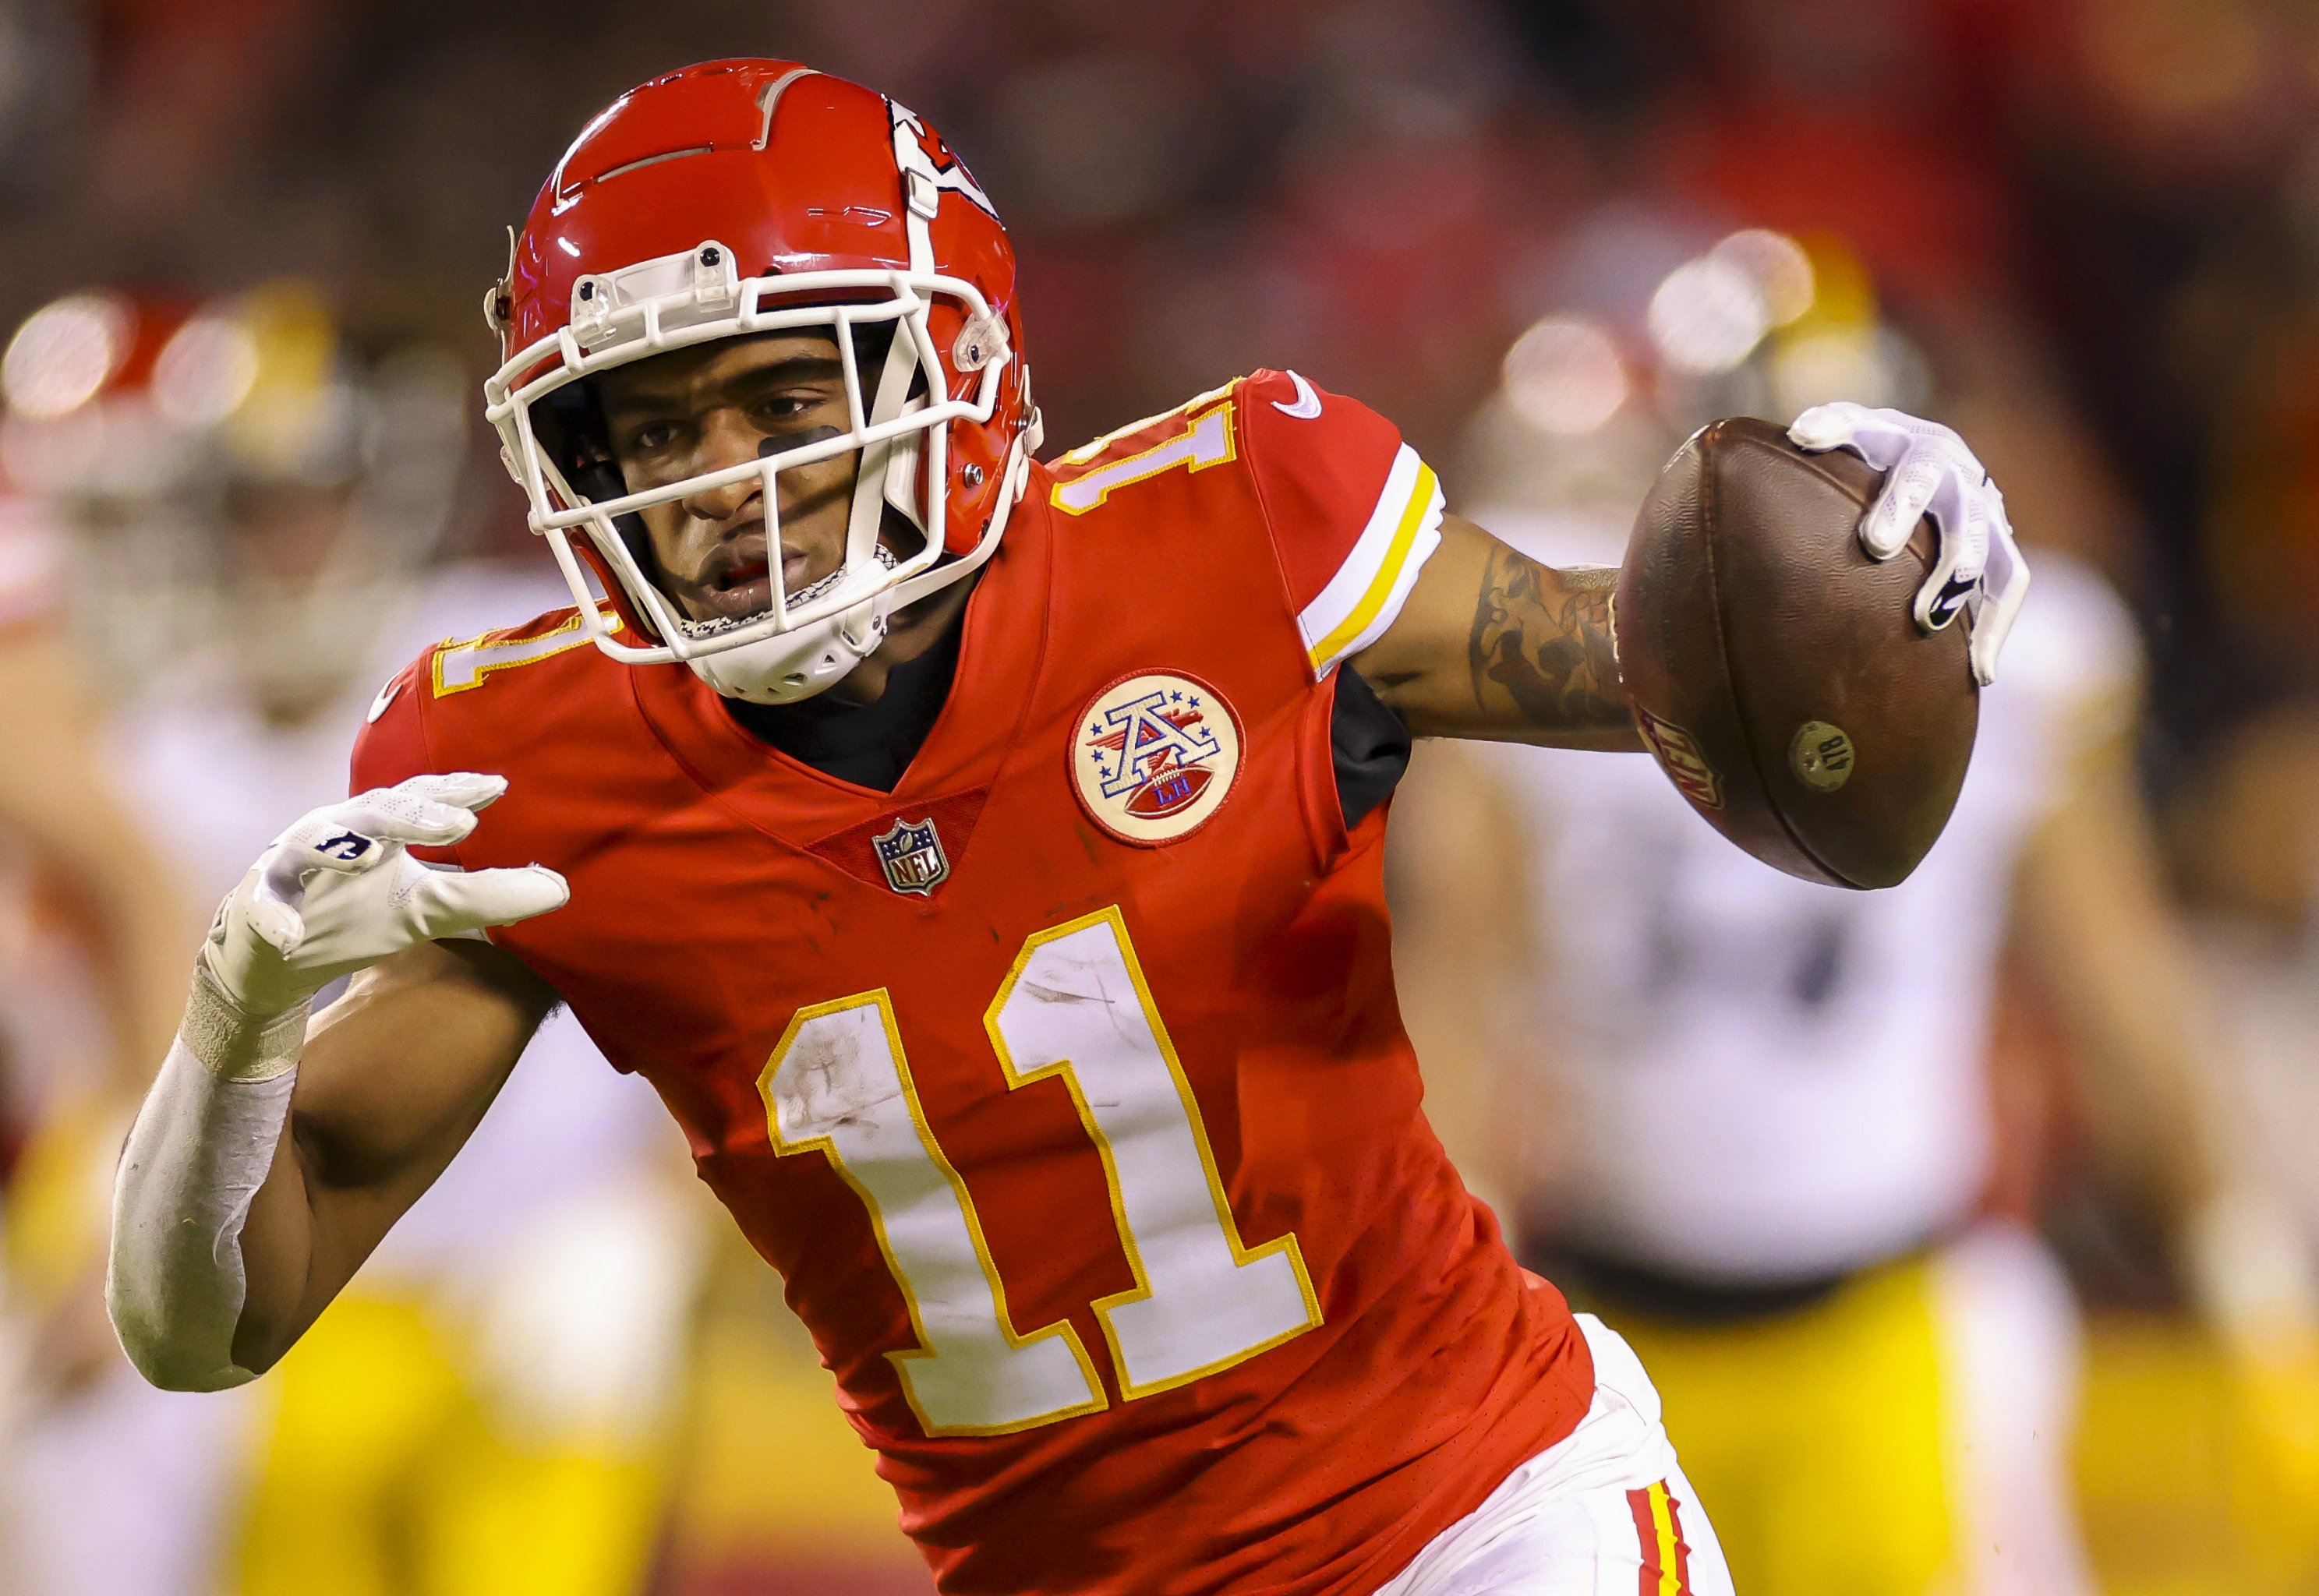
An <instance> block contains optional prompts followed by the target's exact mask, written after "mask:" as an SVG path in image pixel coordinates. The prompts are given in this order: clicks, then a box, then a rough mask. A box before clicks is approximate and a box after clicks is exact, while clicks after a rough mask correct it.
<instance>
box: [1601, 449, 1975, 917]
mask: <svg viewBox="0 0 2319 1596" xmlns="http://www.w3.org/2000/svg"><path fill="white" fill-rule="evenodd" d="M1882 481H1883V478H1882V477H1881V475H1880V474H1879V473H1877V472H1876V471H1875V470H1873V469H1872V468H1871V467H1870V466H1869V465H1868V464H1866V463H1865V462H1863V461H1862V460H1861V459H1859V458H1858V457H1857V456H1855V455H1850V454H1846V453H1843V452H1840V451H1838V452H1831V453H1828V454H1821V455H1807V454H1805V453H1804V452H1803V451H1802V450H1800V449H1799V448H1797V447H1796V446H1794V445H1793V444H1791V443H1790V442H1789V441H1788V437H1787V434H1786V432H1785V431H1784V430H1782V428H1778V427H1775V426H1773V424H1772V423H1770V422H1768V421H1759V420H1755V419H1752V418H1747V417H1741V418H1737V419H1731V420H1724V421H1717V422H1715V423H1713V424H1712V425H1710V426H1709V427H1706V428H1701V430H1700V431H1699V432H1698V433H1697V434H1696V435H1694V436H1693V437H1692V439H1691V441H1690V442H1688V443H1686V444H1684V445H1683V447H1682V448H1681V449H1680V450H1679V451H1677V453H1676V455H1675V456H1674V459H1673V460H1671V461H1669V462H1668V463H1667V466H1666V469H1665V471H1663V472H1661V473H1659V479H1658V482H1656V484H1655V485H1654V486H1653V487H1652V489H1651V491H1650V496H1649V497H1648V498H1647V499H1646V500H1644V501H1643V508H1642V511H1641V513H1640V514H1639V515H1638V516H1637V517H1636V518H1635V530H1634V534H1633V536H1632V537H1630V538H1629V540H1628V544H1627V557H1626V561H1625V564H1623V565H1622V566H1621V568H1620V573H1619V591H1618V603H1617V608H1616V609H1615V611H1614V612H1613V613H1614V620H1615V627H1614V629H1615V632H1616V635H1617V639H1618V648H1619V667H1620V674H1621V676H1622V677H1623V679H1624V681H1625V683H1626V688H1627V694H1628V697H1629V699H1630V700H1631V702H1632V703H1633V706H1634V711H1635V724H1636V725H1637V726H1638V727H1639V728H1640V729H1641V731H1642V734H1643V740H1644V741H1645V742H1646V743H1647V744H1650V748H1651V752H1652V753H1654V754H1655V755H1656V756H1657V759H1658V762H1659V764H1660V766H1661V767H1662V768H1663V769H1665V771H1666V773H1667V775H1668V776H1669V777H1670V778H1672V779H1673V780H1674V784H1675V786H1676V787H1677V788H1679V789H1682V791H1683V796H1684V797H1685V798H1689V799H1690V800H1691V803H1692V807H1693V808H1696V809H1697V810H1698V811H1699V812H1700V813H1701V815H1703V816H1706V817H1707V818H1708V820H1709V821H1710V822H1711V823H1713V825H1715V827H1716V829H1717V830H1719V831H1720V832H1722V834H1724V835H1725V836H1727V837H1729V838H1730V839H1731V840H1732V841H1733V842H1735V843H1738V844H1739V845H1740V846H1741V847H1742V848H1745V849H1746V850H1747V852H1750V853H1753V854H1754V855H1755V857H1756V858H1758V859H1760V860H1762V861H1764V862H1765V863H1766V864H1772V865H1776V866H1778V867H1779V868H1780V869H1781V870H1785V871H1787V872H1788V873H1789V874H1790V875H1793V876H1801V877H1803V878H1804V879H1807V880H1813V881H1828V882H1833V883H1835V884H1836V885H1837V886H1842V887H1890V886H1892V885H1893V884H1894V883H1896V882H1898V881H1900V880H1903V879H1906V878H1907V877H1908V872H1909V871H1911V870H1915V869H1916V868H1917V861H1919V860H1921V859H1923V858H1924V856H1925V853H1926V850H1928V849H1930V848H1931V847H1932V845H1933V843H1934V842H1935V840H1936V839H1937V838H1938V837H1939V836H1940V834H1941V827H1942V826H1944V825H1946V824H1948V817H1949V811H1950V809H1951V808H1952V807H1954V805H1955V803H1956V796H1957V789H1959V788H1960V787H1962V786H1963V783H1964V772H1965V765H1966V764H1967V762H1969V761H1970V760H1971V759H1972V739H1973V732H1974V729H1975V727H1976V726H1977V725H1978V723H1979V720H1980V709H1981V703H1980V693H1979V690H1978V689H1977V688H1976V687H1975V686H1974V684H1973V680H1972V670H1971V668H1970V667H1969V666H1968V665H1967V663H1966V660H1965V645H1966V637H1965V629H1964V626H1963V622H1958V623H1956V624H1954V625H1952V626H1950V627H1946V628H1945V629H1944V630H1942V631H1939V632H1936V633H1934V634H1933V635H1932V636H1924V635H1923V634H1922V633H1920V632H1918V631H1917V626H1916V623H1915V621H1914V620H1912V619H1911V618H1910V617H1909V604H1910V601H1911V600H1912V599H1913V598H1914V596H1915V594H1916V591H1917V587H1918V586H1919V585H1921V584H1922V582H1924V579H1925V574H1926V571H1927V570H1928V569H1929V567H1930V565H1931V562H1932V557H1933V552H1934V545H1933V532H1932V528H1931V527H1929V526H1928V525H1925V524H1921V523H1920V524H1919V525H1918V526H1917V530H1916V535H1915V536H1914V537H1912V538H1910V540H1909V543H1908V548H1907V549H1906V550H1905V551H1903V552H1902V553H1901V554H1900V555H1898V556H1897V557H1895V558H1893V559H1891V560H1890V561H1886V562H1884V563H1882V564H1879V563H1878V562H1876V561H1874V560H1872V559H1870V558H1869V557H1868V555H1867V553H1866V552H1865V551H1864V550H1863V549H1862V548H1861V546H1860V540H1859V538H1858V537H1857V536H1855V529H1856V528H1857V527H1858V526H1859V523H1860V517H1861V514H1862V512H1863V510H1865V509H1867V507H1868V505H1869V504H1870V503H1871V502H1872V501H1873V500H1874V498H1875V496H1876V491H1877V489H1878V487H1879V486H1880V485H1881V482H1882Z"/></svg>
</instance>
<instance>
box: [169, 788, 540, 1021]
mask: <svg viewBox="0 0 2319 1596" xmlns="http://www.w3.org/2000/svg"><path fill="white" fill-rule="evenodd" d="M506 790H507V780H506V778H504V777H501V776H486V775H480V774H477V773H475V772H474V771H456V772H454V773H453V774H450V775H446V776H413V777H412V778H411V780H408V781H404V782H402V783H400V784H399V785H397V786H393V787H381V788H374V789H372V790H371V791H369V792H365V793H358V794H356V796H355V797H353V798H347V799H346V800H345V801H343V802H341V803H336V804H328V805H325V806H324V807H321V808H319V809H316V810H314V811H312V812H311V814H309V815H307V816H304V817H303V818H302V819H301V820H299V821H298V823H297V824H296V825H293V826H291V827H290V829H289V830H287V831H285V832H284V833H283V834H281V835H280V836H278V837H276V838H275V839H274V844H273V846H272V847H270V848H268V849H266V852H264V853H262V854H260V855H259V856H258V860H257V863H256V864H254V865H252V866H251V867H250V869H249V873H248V875H246V876H244V877H243V878H242V879H241V884H240V885H239V887H236V888H234V889H233V891H232V892H230V893H229V894H228V895H227V897H226V900H225V901H224V902H223V903H221V904H220V905H219V906H218V912H217V917H216V919H214V920H213V921H212V922H211V924H210V934H209V941H208V942H206V943H205V944H204V945H203V950H202V957H203V960H204V962H206V963H207V965H208V967H209V971H210V974H211V976H212V978H214V979H215V980H216V981H217V983H218V985H219V986H220V987H222V988H223V989H224V991H225V994H226V996H229V997H230V998H231V999H232V1000H233V1001H234V1003H235V1004H236V1005H239V1007H240V1008H241V1010H242V1012H243V1013H244V1014H248V1015H250V1016H252V1017H253V1018H256V1017H263V1016H266V1015H273V1014H286V1013H288V1012H289V1011H290V1010H292V1009H293V1008H295V1007H297V1006H298V1005H300V1004H302V1003H303V1002H305V1001H306V1000H307V999H308V998H310V997H311V996H313V995H314V994H315V993H316V992H317V991H319V990H320V989H321V988H322V987H325V986H328V985H329V983H330V982H332V981H334V980H336V979H337V978H338V977H340V976H342V975H347V974H349V973H351V972H353V971H355V970H357V969H362V968H364V967H365V965H370V964H375V963H377V962H378V961H379V960H382V959H384V958H386V957H388V956H389V955H391V954H394V953H399V952H401V951H402V950H403V949H405V948H408V947H412V946H415V945H416V944H418V943H420V942H432V941H435V940H437V939H438V938H442V937H459V936H470V935H473V934H474V933H477V932H478V931H480V930H481V929H482V928H483V927H484V926H486V925H506V924H512V923H513V922H515V921H518V920H528V919H529V918H531V916H533V915H544V914H546V912H547V911H548V910H550V909H556V908H561V907H563V906H564V904H565V903H566V902H567V901H569V899H570V898H571V897H572V889H571V888H569V887H568V886H566V885H565V884H564V878H563V877H562V876H560V875H558V874H556V873H555V871H554V870H549V869H547V868H546V866H544V865H537V864H533V865H526V866H524V867H523V868H522V869H519V870H474V871H463V870H438V869H434V868H431V867H429V866H428V865H427V864H424V863H422V862H421V861H419V860H416V859H413V858H412V857H411V853H410V849H411V846H412V845H414V844H416V845H421V846H435V847H441V846H445V845H447V844H449V843H456V842H458V841H459V840H460V839H461V838H463V837H465V835H466V834H468V833H469V832H472V831H473V830H474V829H475V812H476V811H477V810H479V809H482V808H483V807H486V806H488V805H489V804H491V803H492V801H493V800H494V799H496V798H498V797H499V796H500V795H501V793H503V792H505V791H506Z"/></svg>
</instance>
